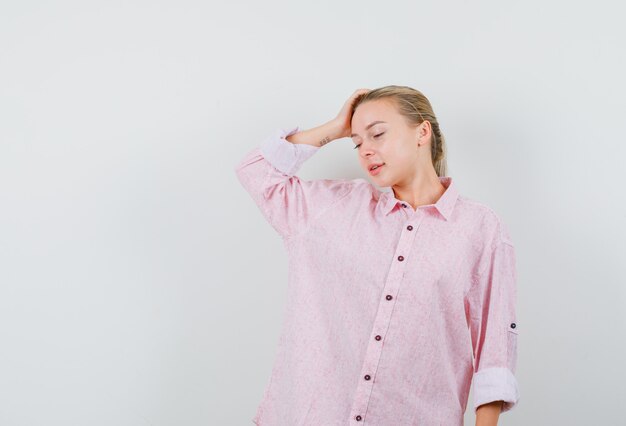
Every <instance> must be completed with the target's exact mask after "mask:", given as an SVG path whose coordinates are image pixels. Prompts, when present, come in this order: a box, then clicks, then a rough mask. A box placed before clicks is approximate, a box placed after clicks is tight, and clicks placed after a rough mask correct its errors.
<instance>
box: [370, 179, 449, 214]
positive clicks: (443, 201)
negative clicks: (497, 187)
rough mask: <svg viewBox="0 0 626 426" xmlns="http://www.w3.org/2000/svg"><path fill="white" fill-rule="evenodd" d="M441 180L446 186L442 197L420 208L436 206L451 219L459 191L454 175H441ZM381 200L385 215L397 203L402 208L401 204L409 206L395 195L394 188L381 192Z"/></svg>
mask: <svg viewBox="0 0 626 426" xmlns="http://www.w3.org/2000/svg"><path fill="white" fill-rule="evenodd" d="M439 181H440V182H441V184H442V185H443V186H445V187H446V190H445V191H444V193H443V194H442V195H441V197H439V199H438V200H437V202H436V203H435V204H428V205H424V206H420V207H419V208H422V207H423V208H432V207H435V208H436V209H437V210H438V211H439V213H441V215H442V216H443V217H444V218H445V219H446V220H450V216H451V215H452V210H453V209H454V206H455V204H456V200H457V199H458V196H459V192H458V191H457V188H456V185H455V184H454V180H453V179H452V177H450V176H439ZM380 202H381V203H382V208H383V213H384V214H385V216H386V215H388V214H389V213H390V212H391V210H393V208H394V207H395V206H396V205H400V208H402V206H401V204H402V203H405V204H407V208H409V204H408V203H406V202H404V201H402V200H398V199H397V198H396V197H395V195H394V193H393V190H390V191H389V192H383V193H381V196H380Z"/></svg>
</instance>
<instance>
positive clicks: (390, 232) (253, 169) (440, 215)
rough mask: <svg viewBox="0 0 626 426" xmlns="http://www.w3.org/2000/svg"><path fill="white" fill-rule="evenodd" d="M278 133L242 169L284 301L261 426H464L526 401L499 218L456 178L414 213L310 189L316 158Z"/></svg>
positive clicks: (364, 194)
mask: <svg viewBox="0 0 626 426" xmlns="http://www.w3.org/2000/svg"><path fill="white" fill-rule="evenodd" d="M297 131H298V127H295V128H290V129H287V130H284V129H279V130H277V131H276V133H275V134H274V135H272V136H271V137H269V138H267V139H266V140H265V141H264V142H262V143H261V144H260V146H258V147H256V148H254V149H253V150H252V151H250V152H249V153H248V154H246V155H245V156H244V157H243V159H242V160H241V161H240V162H239V163H238V164H237V165H236V168H235V170H236V173H237V176H238V179H239V181H240V182H241V184H242V185H243V187H244V188H245V190H246V191H247V192H248V193H249V194H250V196H251V197H252V199H253V200H254V202H255V204H256V205H257V206H258V208H259V209H260V211H261V213H262V214H263V216H264V217H265V219H266V220H267V221H268V222H269V223H270V224H271V226H272V227H273V228H274V229H275V230H276V231H277V232H278V234H279V235H280V236H281V237H282V240H283V242H284V246H285V248H286V251H287V254H288V262H289V264H288V265H289V272H288V280H289V282H288V287H287V288H288V294H287V305H286V309H285V311H284V318H283V321H284V322H283V326H282V331H281V337H280V340H279V344H278V348H277V352H276V358H275V361H274V367H273V371H272V374H271V377H270V379H269V381H268V383H267V385H266V387H265V391H264V394H263V397H262V400H261V402H260V405H259V406H258V409H257V412H256V415H255V416H254V418H253V419H252V421H253V422H254V423H255V424H257V425H263V426H279V425H281V426H282V425H284V426H300V425H316V426H320V425H323V426H331V425H353V426H359V425H375V426H386V425H390V426H391V425H393V426H398V425H420V426H426V425H446V426H450V425H452V426H454V425H462V424H463V413H464V412H465V408H466V405H467V400H468V395H469V390H470V386H471V385H472V383H473V397H474V399H473V408H474V409H476V407H478V406H479V405H481V404H484V403H488V402H492V401H498V400H503V401H505V403H504V408H503V409H504V411H508V410H510V409H511V408H512V407H514V406H515V404H516V403H517V401H518V399H519V391H518V384H517V381H516V378H515V376H514V373H515V366H516V358H517V335H518V332H519V325H517V323H516V315H515V304H516V266H515V249H514V246H513V243H512V241H511V237H510V235H509V232H508V229H507V227H506V226H505V224H504V223H503V222H502V221H501V220H500V219H499V217H498V216H497V215H496V213H495V212H494V211H493V210H492V209H490V208H489V207H487V206H485V205H484V204H481V203H480V202H477V201H473V200H471V199H469V198H466V197H464V196H463V195H460V194H459V192H458V190H457V188H456V185H455V183H454V181H453V180H452V178H451V177H449V176H446V177H440V178H439V179H440V180H441V182H442V184H443V185H444V186H445V187H446V191H445V192H444V193H443V195H442V196H441V197H440V198H439V200H438V201H437V202H436V203H435V204H430V205H423V206H419V207H418V208H417V210H414V209H413V208H412V207H411V206H410V205H409V204H407V203H404V202H402V201H401V200H398V199H397V198H395V196H394V193H393V191H391V190H390V191H389V192H384V191H380V190H378V189H377V188H376V187H375V186H374V185H373V184H371V183H369V182H368V181H366V180H364V179H360V178H359V179H339V180H334V179H317V180H310V181H306V180H302V179H300V178H298V176H297V175H296V172H297V171H298V169H299V168H300V167H301V165H302V163H303V162H304V161H306V160H307V159H308V158H309V157H311V156H312V155H313V154H315V153H316V152H317V150H318V149H320V147H316V146H312V145H306V144H293V143H291V142H288V141H286V140H285V139H284V138H285V137H286V136H288V135H291V134H293V133H296V132H297Z"/></svg>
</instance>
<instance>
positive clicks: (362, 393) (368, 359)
mask: <svg viewBox="0 0 626 426" xmlns="http://www.w3.org/2000/svg"><path fill="white" fill-rule="evenodd" d="M421 219H422V217H419V218H418V223H416V224H415V228H417V227H418V224H419V221H421ZM413 221H414V219H411V220H410V222H413ZM403 226H404V229H403V232H402V233H401V235H400V239H399V241H398V245H397V250H396V259H395V260H394V262H393V264H392V265H391V269H390V271H389V274H388V276H387V282H386V283H385V286H384V289H383V293H382V294H383V295H384V297H381V299H380V302H379V309H378V311H377V314H376V318H375V320H374V326H373V330H376V331H373V333H372V336H374V337H373V339H371V340H370V343H369V344H368V347H367V350H366V352H365V360H364V362H363V366H362V369H361V374H362V375H361V380H360V382H359V384H358V385H357V389H356V393H355V397H354V401H353V404H352V409H351V413H352V416H351V418H352V422H354V424H362V423H361V422H362V421H363V419H364V417H365V414H366V411H367V406H368V403H369V399H370V397H371V393H372V388H373V386H374V383H375V380H374V378H375V377H374V376H375V374H376V369H377V367H378V361H379V359H380V356H381V354H382V349H383V344H382V342H381V340H382V336H384V335H385V333H386V332H387V329H388V327H389V324H390V322H391V314H392V311H393V306H394V304H395V295H396V294H397V293H398V290H399V288H400V283H401V280H402V278H403V277H404V269H405V268H406V265H407V262H406V261H405V260H406V257H405V256H407V255H408V254H409V252H410V249H411V247H412V245H413V241H414V240H415V236H416V232H413V229H414V227H413V225H406V222H405V225H403ZM397 253H404V255H399V254H397ZM381 330H382V331H383V332H382V333H381V332H380V331H381ZM377 332H378V334H376V333H377Z"/></svg>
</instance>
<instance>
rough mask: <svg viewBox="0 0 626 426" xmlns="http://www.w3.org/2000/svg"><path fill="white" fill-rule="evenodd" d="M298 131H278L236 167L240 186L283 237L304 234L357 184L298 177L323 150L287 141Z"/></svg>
mask: <svg viewBox="0 0 626 426" xmlns="http://www.w3.org/2000/svg"><path fill="white" fill-rule="evenodd" d="M297 131H298V127H297V126H296V127H291V128H287V129H277V130H276V131H275V132H274V133H273V134H271V135H270V136H269V137H267V138H266V139H265V140H264V141H263V142H262V143H261V144H260V145H259V146H257V147H255V148H254V149H253V150H251V151H249V152H248V153H247V154H246V155H245V156H244V157H243V159H241V160H240V161H239V162H238V163H237V164H236V165H235V172H236V174H237V178H238V179H239V181H240V183H241V184H242V186H243V187H244V188H245V190H246V191H247V192H248V193H249V194H250V196H251V197H252V199H253V200H254V202H255V204H256V205H257V206H258V208H259V209H260V211H261V213H262V214H263V216H264V217H265V219H266V220H267V221H268V222H269V223H270V225H271V226H272V227H273V228H274V229H275V230H276V231H277V232H278V233H279V234H280V235H281V236H282V237H283V238H291V237H293V236H295V235H298V234H299V233H300V232H303V231H304V230H305V229H307V228H308V226H310V224H311V223H312V222H313V221H314V220H315V219H316V218H317V217H319V216H320V215H321V214H323V213H324V212H326V211H328V209H330V208H331V206H332V205H333V203H335V202H337V201H339V200H340V199H341V198H343V197H344V196H346V195H347V194H348V193H349V192H350V189H351V188H352V186H353V185H354V181H352V180H349V179H318V180H310V181H307V180H304V179H300V178H299V177H298V176H296V173H297V172H298V170H299V169H300V167H301V166H302V164H303V163H304V162H305V161H306V160H307V159H309V158H310V157H311V156H313V155H314V154H315V153H316V152H317V151H318V150H319V149H320V147H316V146H313V145H308V144H294V143H291V142H289V141H287V140H286V139H285V138H286V137H287V136H290V135H292V134H294V133H296V132H297Z"/></svg>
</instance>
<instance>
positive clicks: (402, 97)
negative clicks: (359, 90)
mask: <svg viewBox="0 0 626 426" xmlns="http://www.w3.org/2000/svg"><path fill="white" fill-rule="evenodd" d="M377 99H389V100H391V101H392V103H393V104H394V105H395V106H396V108H397V110H398V112H399V113H400V114H401V115H402V116H403V117H404V118H405V119H406V121H407V123H408V124H409V126H414V127H417V126H419V125H420V124H421V123H423V122H424V121H428V122H429V123H430V126H431V129H432V132H431V135H432V137H431V141H430V154H431V155H430V157H431V160H432V162H433V166H434V168H435V172H437V176H446V175H447V169H448V166H447V162H446V143H445V142H446V141H445V138H444V137H443V134H442V133H441V130H440V129H439V122H438V121H437V117H436V116H435V112H434V111H433V107H432V105H431V104H430V101H429V100H428V98H426V96H424V94H423V93H422V92H420V91H419V90H416V89H413V88H411V87H408V86H393V85H392V86H384V87H379V88H377V89H373V90H370V91H369V92H367V93H364V94H362V95H360V96H358V97H357V98H356V99H355V100H354V103H353V105H352V115H354V111H355V110H356V107H357V106H359V105H360V104H362V103H364V102H367V101H373V100H377ZM350 118H352V117H350Z"/></svg>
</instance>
